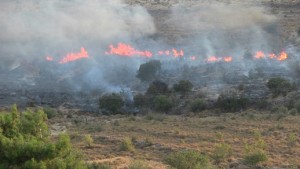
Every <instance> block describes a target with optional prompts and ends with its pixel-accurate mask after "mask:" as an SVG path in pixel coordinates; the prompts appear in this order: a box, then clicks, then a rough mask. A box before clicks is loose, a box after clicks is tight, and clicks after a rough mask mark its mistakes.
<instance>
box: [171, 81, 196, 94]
mask: <svg viewBox="0 0 300 169" xmlns="http://www.w3.org/2000/svg"><path fill="white" fill-rule="evenodd" d="M192 88H193V84H192V83H191V82H190V81H189V80H181V81H179V83H177V84H174V85H173V90H174V91H175V92H180V93H183V94H185V93H188V92H190V91H191V90H192Z"/></svg>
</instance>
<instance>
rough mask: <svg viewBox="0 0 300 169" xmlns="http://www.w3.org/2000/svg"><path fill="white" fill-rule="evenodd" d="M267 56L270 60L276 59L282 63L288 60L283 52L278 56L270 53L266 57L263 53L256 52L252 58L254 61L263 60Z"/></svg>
mask: <svg viewBox="0 0 300 169" xmlns="http://www.w3.org/2000/svg"><path fill="white" fill-rule="evenodd" d="M267 56H268V57H269V58H270V59H276V60H278V61H284V60H286V59H287V58H288V54H287V53H286V52H285V51H282V52H281V53H280V54H279V55H276V54H274V53H270V54H268V55H266V54H265V53H264V52H262V51H258V52H257V53H256V54H255V56H254V58H256V59H263V58H267Z"/></svg>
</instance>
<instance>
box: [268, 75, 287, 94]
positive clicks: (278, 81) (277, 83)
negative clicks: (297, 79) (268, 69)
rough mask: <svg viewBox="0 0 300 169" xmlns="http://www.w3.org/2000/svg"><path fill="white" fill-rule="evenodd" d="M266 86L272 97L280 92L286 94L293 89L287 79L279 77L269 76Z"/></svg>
mask: <svg viewBox="0 0 300 169" xmlns="http://www.w3.org/2000/svg"><path fill="white" fill-rule="evenodd" d="M267 87H268V88H269V90H270V91H271V92H272V94H273V96H274V97H276V96H278V95H280V94H282V95H286V94H287V93H288V92H290V91H292V89H293V85H292V84H291V83H290V82H289V81H288V80H286V79H284V78H281V77H275V78H271V79H270V80H269V81H268V83H267Z"/></svg>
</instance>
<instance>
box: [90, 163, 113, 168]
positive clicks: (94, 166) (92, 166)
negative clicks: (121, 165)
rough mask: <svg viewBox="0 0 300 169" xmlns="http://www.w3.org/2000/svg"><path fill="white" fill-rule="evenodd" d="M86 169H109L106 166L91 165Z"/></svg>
mask: <svg viewBox="0 0 300 169" xmlns="http://www.w3.org/2000/svg"><path fill="white" fill-rule="evenodd" d="M88 169H111V167H110V166H109V165H108V164H97V163H92V164H89V165H88Z"/></svg>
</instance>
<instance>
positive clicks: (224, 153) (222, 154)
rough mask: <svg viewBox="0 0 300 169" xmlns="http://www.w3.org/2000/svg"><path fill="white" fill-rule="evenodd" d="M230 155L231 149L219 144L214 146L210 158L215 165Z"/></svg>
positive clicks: (226, 145)
mask: <svg viewBox="0 0 300 169" xmlns="http://www.w3.org/2000/svg"><path fill="white" fill-rule="evenodd" d="M231 154H232V148H231V146H230V145H228V144H225V143H220V144H217V145H216V146H215V149H214V150H213V154H212V158H213V159H214V160H215V163H217V164H218V163H220V162H222V161H224V160H226V158H228V157H230V156H231Z"/></svg>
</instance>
